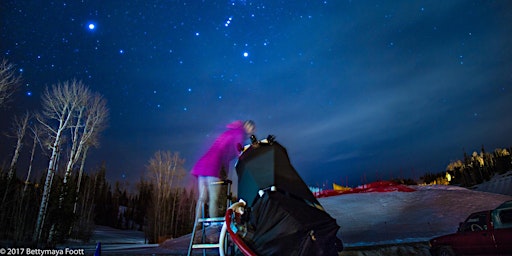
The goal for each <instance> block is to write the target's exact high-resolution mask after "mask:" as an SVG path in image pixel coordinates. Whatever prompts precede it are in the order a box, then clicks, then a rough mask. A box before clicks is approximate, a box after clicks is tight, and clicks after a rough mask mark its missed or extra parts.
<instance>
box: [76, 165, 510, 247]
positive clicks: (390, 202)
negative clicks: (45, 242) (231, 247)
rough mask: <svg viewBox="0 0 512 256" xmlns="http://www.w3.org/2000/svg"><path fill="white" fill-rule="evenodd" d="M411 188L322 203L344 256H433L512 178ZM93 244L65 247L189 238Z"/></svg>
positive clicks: (116, 234) (106, 236)
mask: <svg viewBox="0 0 512 256" xmlns="http://www.w3.org/2000/svg"><path fill="white" fill-rule="evenodd" d="M412 188H414V189H416V191H414V192H386V193H378V192H375V193H360V194H347V195H339V196H333V197H326V198H320V199H319V201H320V203H321V204H322V205H323V206H324V208H325V209H326V211H327V212H328V213H329V214H330V215H331V216H332V217H334V218H335V219H336V220H337V222H338V224H339V225H340V227H341V229H340V232H339V233H338V236H339V237H340V238H341V239H342V240H343V242H344V244H345V246H346V249H347V250H346V251H344V252H343V253H342V255H429V254H428V246H427V244H426V243H425V241H428V239H430V238H432V237H434V236H438V235H443V234H447V233H453V232H455V231H456V230H457V227H458V223H459V222H461V221H463V220H464V219H465V218H466V217H467V215H469V214H470V213H471V212H475V211H480V210H486V209H492V208H495V207H496V206H498V205H499V204H501V203H502V202H504V201H507V200H512V191H511V190H512V172H508V173H507V174H505V175H501V176H499V177H496V179H493V180H491V181H490V182H486V183H484V184H481V185H479V186H476V187H475V188H472V189H465V188H460V187H456V186H442V185H435V186H413V187H412ZM493 191H496V192H498V193H501V194H497V193H493ZM93 239H94V241H93V242H92V243H91V244H89V245H71V244H68V245H66V247H72V248H84V249H86V253H93V252H94V249H95V246H96V245H97V242H101V243H102V253H103V255H110V254H117V255H129V254H131V255H156V254H167V255H185V254H186V251H187V248H188V243H189V240H190V236H183V237H180V238H176V239H173V240H167V241H165V242H164V243H162V244H161V245H148V244H144V237H143V234H142V232H135V231H119V230H115V229H111V228H106V227H98V229H97V230H96V232H95V234H94V236H93ZM197 252H198V253H199V252H200V250H197ZM213 253H214V252H213Z"/></svg>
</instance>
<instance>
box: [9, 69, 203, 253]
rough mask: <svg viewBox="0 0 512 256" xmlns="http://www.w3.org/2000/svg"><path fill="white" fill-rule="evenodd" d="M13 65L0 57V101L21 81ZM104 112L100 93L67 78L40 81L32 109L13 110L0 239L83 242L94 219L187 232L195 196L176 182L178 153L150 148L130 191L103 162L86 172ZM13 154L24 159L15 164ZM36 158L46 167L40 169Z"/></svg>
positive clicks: (160, 235) (162, 232)
mask: <svg viewBox="0 0 512 256" xmlns="http://www.w3.org/2000/svg"><path fill="white" fill-rule="evenodd" d="M13 67H14V66H13V65H11V64H9V63H8V62H7V61H5V60H4V61H2V62H1V63H0V107H3V106H5V103H8V102H9V100H10V97H11V96H12V95H13V93H14V92H15V91H16V89H17V88H18V87H19V82H20V81H21V78H20V77H19V76H16V73H15V69H14V68H13ZM108 112H109V110H108V108H107V105H106V100H105V99H104V98H103V97H102V96H101V95H100V94H98V93H93V92H91V91H90V90H89V88H88V87H87V86H85V85H84V84H83V83H82V82H81V81H76V80H71V81H65V82H62V83H57V84H54V85H52V86H51V87H48V88H46V89H45V90H44V92H43V95H42V101H41V109H40V110H39V111H34V112H29V111H27V112H26V113H24V114H23V115H19V116H14V117H13V119H12V122H11V123H12V129H11V131H10V132H9V133H8V136H9V137H10V138H12V142H13V144H12V145H1V146H2V147H6V148H8V147H9V148H10V146H13V147H12V149H13V151H12V152H13V153H12V156H10V158H9V162H10V164H9V165H8V166H2V167H0V200H1V201H0V241H7V243H8V245H10V246H16V245H17V246H21V245H32V246H37V247H38V248H41V247H54V246H55V245H56V244H58V243H61V242H64V241H66V240H67V239H70V238H74V239H80V240H84V241H87V240H88V239H90V238H91V235H92V234H93V233H92V232H93V230H94V225H107V226H111V227H116V228H123V229H136V230H143V231H144V233H145V234H146V237H147V239H148V241H149V242H151V243H152V242H158V241H159V240H161V239H164V238H169V237H177V236H180V235H183V234H186V233H188V232H190V230H191V228H192V225H193V221H194V219H193V217H194V213H193V209H194V206H195V200H196V199H195V198H196V196H195V195H194V193H195V192H194V191H193V190H191V191H187V190H186V189H184V188H181V187H180V185H179V184H180V182H181V179H182V178H183V176H184V175H185V171H184V169H183V163H184V159H181V158H180V157H179V154H178V153H170V152H160V151H159V152H157V153H155V156H154V157H153V158H151V159H150V160H149V164H148V166H147V175H146V176H144V177H141V180H140V182H139V183H137V184H136V185H137V189H136V191H135V192H128V191H127V190H126V188H125V187H123V186H124V185H123V184H120V183H119V182H116V183H115V184H114V186H112V185H111V184H110V183H109V182H108V181H107V179H106V172H107V170H106V168H105V165H103V166H101V167H100V168H99V169H97V170H95V171H91V170H89V171H86V168H85V163H86V160H87V153H88V150H89V149H91V148H93V147H96V146H98V145H99V142H100V136H99V135H100V133H101V132H102V131H103V130H104V129H105V127H106V123H107V119H108ZM4 120H6V118H3V120H2V121H4ZM27 146H28V147H27ZM20 155H24V156H28V157H27V158H28V159H29V160H28V161H23V162H22V163H19V159H20ZM4 157H5V156H4ZM22 159H26V158H22ZM37 159H39V160H41V159H42V161H45V162H46V163H47V168H45V169H43V170H41V169H39V168H38V167H37V166H36V164H34V162H36V160H37Z"/></svg>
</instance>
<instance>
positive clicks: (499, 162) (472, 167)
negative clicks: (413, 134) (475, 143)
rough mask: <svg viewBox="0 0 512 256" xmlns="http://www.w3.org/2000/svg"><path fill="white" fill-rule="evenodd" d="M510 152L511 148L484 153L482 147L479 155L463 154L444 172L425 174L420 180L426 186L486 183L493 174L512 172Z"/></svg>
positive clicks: (467, 185)
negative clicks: (460, 158) (461, 157)
mask: <svg viewBox="0 0 512 256" xmlns="http://www.w3.org/2000/svg"><path fill="white" fill-rule="evenodd" d="M511 150H512V148H508V149H507V148H497V149H495V150H494V151H493V152H486V151H485V149H484V147H483V146H482V149H481V151H480V153H477V152H476V151H475V152H473V153H472V154H471V155H468V154H467V153H466V152H464V157H463V159H462V160H456V161H453V162H451V163H450V164H448V166H447V167H446V171H444V172H440V173H427V174H425V175H424V176H423V177H421V179H422V180H423V182H424V183H426V184H445V185H448V184H450V185H459V186H462V187H471V186H474V185H476V184H480V183H482V182H485V181H488V180H489V179H490V178H492V176H494V175H495V174H503V173H505V172H507V171H510V170H512V158H511V155H510V152H511Z"/></svg>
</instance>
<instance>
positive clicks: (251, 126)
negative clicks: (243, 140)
mask: <svg viewBox="0 0 512 256" xmlns="http://www.w3.org/2000/svg"><path fill="white" fill-rule="evenodd" d="M244 129H245V133H247V134H249V135H250V134H253V133H254V131H255V130H256V124H255V123H254V121H252V120H245V122H244Z"/></svg>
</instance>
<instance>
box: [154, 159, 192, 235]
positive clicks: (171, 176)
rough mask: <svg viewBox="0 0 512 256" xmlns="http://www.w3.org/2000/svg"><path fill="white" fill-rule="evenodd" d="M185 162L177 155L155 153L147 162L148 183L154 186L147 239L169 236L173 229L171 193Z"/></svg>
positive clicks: (182, 173) (182, 174) (181, 176)
mask: <svg viewBox="0 0 512 256" xmlns="http://www.w3.org/2000/svg"><path fill="white" fill-rule="evenodd" d="M184 163H185V160H184V159H182V158H181V157H180V156H179V153H172V154H171V152H169V151H167V152H161V151H157V152H156V153H155V155H154V156H153V158H151V159H150V160H149V165H148V167H147V168H148V171H149V173H148V175H149V181H150V182H151V183H152V184H153V186H154V192H153V197H152V198H153V202H152V207H151V208H150V213H149V229H150V230H149V232H150V234H149V239H150V241H153V242H155V241H157V240H158V237H159V236H167V235H171V234H172V231H173V230H174V228H173V224H174V223H173V215H174V213H173V211H174V210H175V209H173V207H174V206H175V203H173V202H171V199H172V197H171V196H172V191H173V189H176V188H175V187H174V185H175V184H174V182H175V181H176V182H179V181H180V180H181V179H182V178H183V177H184V175H185V169H184V167H183V164H184Z"/></svg>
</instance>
